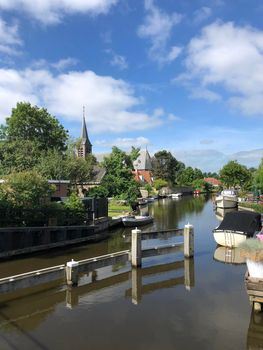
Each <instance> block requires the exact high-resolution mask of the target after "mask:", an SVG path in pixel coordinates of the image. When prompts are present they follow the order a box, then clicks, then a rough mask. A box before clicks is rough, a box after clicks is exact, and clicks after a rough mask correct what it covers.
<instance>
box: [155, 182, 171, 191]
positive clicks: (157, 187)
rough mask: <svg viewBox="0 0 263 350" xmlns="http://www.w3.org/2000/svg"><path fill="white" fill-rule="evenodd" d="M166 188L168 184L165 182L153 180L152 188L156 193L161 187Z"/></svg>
mask: <svg viewBox="0 0 263 350" xmlns="http://www.w3.org/2000/svg"><path fill="white" fill-rule="evenodd" d="M167 186H168V182H167V181H166V180H163V179H155V180H154V183H153V187H154V188H155V189H156V190H157V191H158V190H160V189H161V188H162V187H167Z"/></svg>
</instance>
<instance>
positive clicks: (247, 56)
mask: <svg viewBox="0 0 263 350" xmlns="http://www.w3.org/2000/svg"><path fill="white" fill-rule="evenodd" d="M262 18H263V4H262V0H228V1H227V0H210V1H205V0H184V1H174V0H74V1H72V0H35V1H32V0H0V122H2V123H4V121H5V118H6V117H7V116H9V115H10V112H11V109H12V108H13V107H14V106H15V105H16V102H18V101H29V102H31V103H32V104H34V105H38V106H40V107H45V108H47V109H48V111H49V112H50V113H51V114H53V115H55V116H56V117H57V118H58V119H59V120H60V122H61V123H62V124H63V125H64V126H65V127H66V128H67V129H68V130H69V132H70V134H71V135H72V136H73V137H78V136H79V134H80V127H81V119H82V108H83V105H84V106H85V109H86V121H87V125H88V131H89V136H90V139H91V142H92V144H93V150H94V153H105V152H109V151H110V149H111V147H112V146H113V145H116V146H118V147H120V148H122V149H124V150H129V149H130V147H131V145H134V146H139V147H142V148H145V147H146V146H147V148H148V150H149V151H150V153H152V154H153V153H154V152H156V151H158V150H161V149H166V150H169V151H171V152H172V153H173V154H174V155H175V157H176V158H177V159H179V160H181V161H183V162H185V163H186V165H191V166H193V167H198V168H200V169H202V170H203V171H214V170H215V171H217V170H219V169H220V168H221V167H222V166H223V165H224V164H225V163H226V162H227V161H228V160H230V159H236V160H238V161H239V162H240V163H242V164H245V165H247V166H258V164H259V161H260V159H261V158H262V157H263V142H262V129H263V23H262Z"/></svg>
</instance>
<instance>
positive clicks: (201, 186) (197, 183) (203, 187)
mask: <svg viewBox="0 0 263 350" xmlns="http://www.w3.org/2000/svg"><path fill="white" fill-rule="evenodd" d="M192 186H193V188H194V190H199V191H201V192H211V191H212V188H213V186H212V185H211V184H209V183H207V182H206V181H204V180H203V179H196V180H194V181H193V182H192Z"/></svg>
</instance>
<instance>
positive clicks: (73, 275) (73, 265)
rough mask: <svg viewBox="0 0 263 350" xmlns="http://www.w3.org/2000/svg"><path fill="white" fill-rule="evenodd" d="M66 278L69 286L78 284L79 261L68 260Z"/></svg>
mask: <svg viewBox="0 0 263 350" xmlns="http://www.w3.org/2000/svg"><path fill="white" fill-rule="evenodd" d="M66 279H67V284H68V285H69V286H77V285H78V279H79V263H78V262H77V261H74V260H73V259H72V260H71V261H69V262H67V266H66Z"/></svg>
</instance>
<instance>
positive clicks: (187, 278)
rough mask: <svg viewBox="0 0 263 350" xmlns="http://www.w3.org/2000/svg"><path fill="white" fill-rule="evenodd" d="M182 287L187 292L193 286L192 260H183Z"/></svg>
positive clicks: (193, 268)
mask: <svg viewBox="0 0 263 350" xmlns="http://www.w3.org/2000/svg"><path fill="white" fill-rule="evenodd" d="M184 286H185V289H187V290H188V291H190V290H191V288H192V287H194V286H195V267H194V259H188V258H185V259H184Z"/></svg>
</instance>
